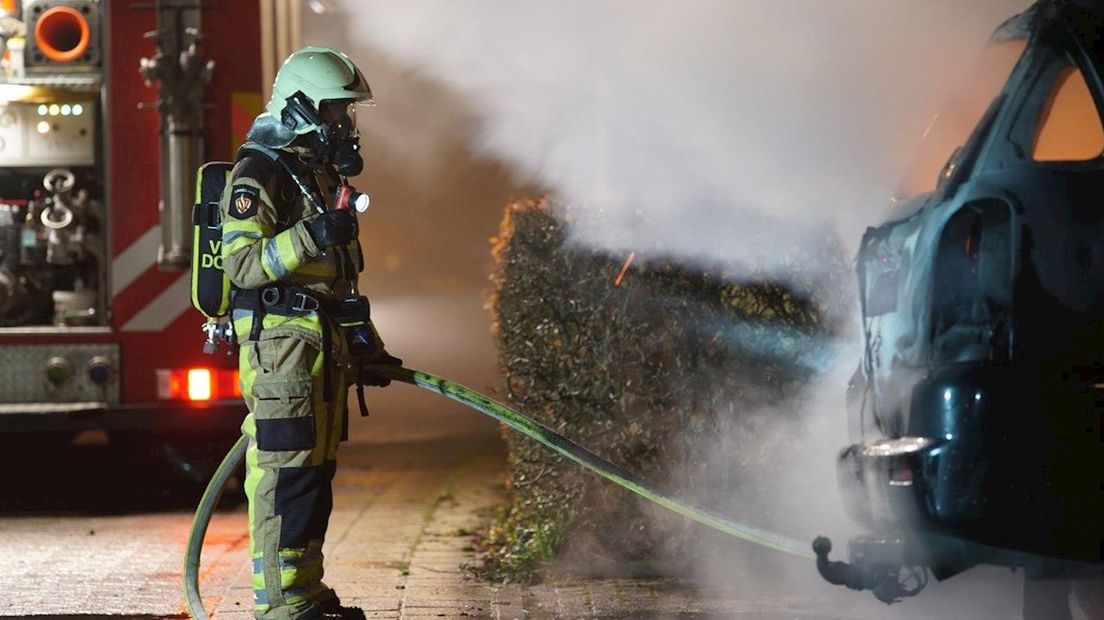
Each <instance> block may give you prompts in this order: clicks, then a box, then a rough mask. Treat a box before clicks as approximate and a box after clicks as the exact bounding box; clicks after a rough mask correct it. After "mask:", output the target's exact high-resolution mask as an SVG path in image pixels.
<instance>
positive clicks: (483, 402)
mask: <svg viewBox="0 0 1104 620" xmlns="http://www.w3.org/2000/svg"><path fill="white" fill-rule="evenodd" d="M373 370H374V371H375V372H376V373H377V374H379V375H381V376H384V377H387V378H389V379H391V380H393V381H401V382H403V383H409V384H411V385H415V386H417V387H420V388H422V389H425V390H429V391H430V392H436V393H437V394H440V395H441V396H444V397H446V398H449V399H451V400H455V401H457V402H459V403H461V404H463V405H465V406H467V407H469V408H471V409H475V410H476V411H479V412H480V413H483V414H485V415H488V416H490V417H492V418H494V419H495V420H498V421H499V422H501V423H502V424H505V425H506V426H509V427H510V428H512V429H513V430H515V431H517V432H519V433H521V434H522V435H525V436H526V437H529V438H531V439H534V440H536V441H537V442H539V443H540V444H542V445H544V446H545V447H547V448H549V449H551V450H553V451H554V452H556V453H558V454H560V455H562V456H564V457H566V458H568V459H569V460H571V461H574V462H575V463H578V464H579V465H581V466H583V467H584V468H586V469H589V470H590V471H592V472H594V473H595V474H598V475H599V476H601V477H603V478H605V479H607V480H609V481H611V482H613V483H614V484H617V485H619V486H621V487H624V488H625V489H628V490H629V491H632V492H633V493H636V494H637V495H639V496H641V497H643V498H645V499H647V500H650V501H652V502H655V503H656V504H659V505H660V506H663V507H664V508H667V509H669V510H672V511H674V512H676V513H678V514H680V515H682V516H684V517H686V518H688V519H690V520H692V521H696V522H698V523H701V524H702V525H705V526H708V527H711V528H713V529H715V530H717V531H720V532H724V533H725V534H728V535H731V536H735V537H737V538H742V539H744V540H746V541H749V542H752V543H755V544H757V545H760V546H763V547H766V548H768V549H773V550H775V551H781V552H783V553H789V554H791V555H795V556H799V557H803V558H809V559H812V558H814V557H815V556H814V555H813V554H812V553H810V551H809V545H808V543H806V542H804V541H801V540H799V539H796V538H792V537H789V536H786V535H783V534H777V533H774V532H769V531H767V530H763V529H759V528H757V527H754V526H752V525H748V524H746V523H739V522H736V521H732V520H731V519H728V518H726V517H724V516H721V515H719V514H716V513H714V512H711V511H709V510H705V509H703V508H697V507H694V506H691V505H689V504H687V503H686V502H683V501H680V500H678V499H675V498H672V497H669V496H667V495H664V494H663V493H661V492H659V491H658V490H656V489H655V488H654V487H652V486H651V485H649V484H647V483H646V482H644V481H642V480H640V479H639V478H637V477H636V476H634V475H633V474H631V473H629V472H628V471H626V470H625V469H623V468H621V467H619V466H617V465H615V464H614V463H611V462H610V461H608V460H606V459H604V458H602V457H600V456H598V455H597V454H595V453H593V452H591V451H590V450H587V449H586V448H584V447H583V446H581V445H579V444H577V443H575V442H574V441H571V440H570V439H568V438H567V437H564V436H563V435H561V434H559V433H557V432H556V431H554V430H552V429H550V428H548V427H547V426H544V425H543V424H541V423H539V422H537V421H535V420H532V419H530V418H527V417H525V416H523V415H521V414H520V413H518V412H517V411H514V410H513V409H510V408H509V407H507V406H506V405H503V404H502V403H499V402H497V401H494V400H492V399H490V398H488V397H487V396H484V395H483V394H480V393H479V392H476V391H475V390H472V389H470V388H467V387H465V386H463V385H460V384H458V383H454V382H452V381H449V380H447V379H443V378H441V377H438V376H435V375H431V374H429V373H427V372H422V371H420V370H411V369H409V368H401V367H396V366H379V367H376V368H373ZM246 444H247V441H246V438H245V436H244V435H243V436H242V437H241V438H239V439H238V441H237V442H236V443H235V444H234V446H233V447H232V448H231V449H230V452H228V453H227V454H226V457H225V458H224V459H223V461H222V463H221V464H220V465H219V467H218V469H216V470H215V474H214V475H213V476H212V477H211V482H210V483H208V485H207V489H206V491H204V493H203V497H202V498H201V499H200V502H199V506H198V507H197V508H196V513H195V518H194V519H193V520H192V529H191V533H190V534H189V536H188V546H187V549H186V551H185V554H184V594H185V602H186V604H187V607H188V613H190V614H191V615H192V617H193V618H196V620H206V619H207V618H208V616H207V613H206V610H205V609H204V608H203V601H202V600H201V598H200V594H199V559H200V552H201V550H202V547H203V538H204V536H205V535H206V534H207V526H208V524H209V523H210V521H211V514H212V512H213V511H214V509H215V505H216V504H218V500H219V497H221V496H222V491H223V488H224V487H225V486H226V482H227V481H228V480H229V479H230V477H231V476H232V475H233V473H234V472H235V471H236V470H237V469H238V467H239V466H240V465H241V463H242V459H243V458H244V457H245V449H246Z"/></svg>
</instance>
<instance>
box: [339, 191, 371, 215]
mask: <svg viewBox="0 0 1104 620" xmlns="http://www.w3.org/2000/svg"><path fill="white" fill-rule="evenodd" d="M369 202H370V200H369V198H368V194H365V193H364V192H358V191H356V190H355V189H353V186H352V185H347V184H342V185H341V187H339V188H337V197H336V198H335V199H334V208H335V209H341V210H344V209H350V208H352V209H355V210H356V212H357V213H364V212H365V211H367V210H368V203H369Z"/></svg>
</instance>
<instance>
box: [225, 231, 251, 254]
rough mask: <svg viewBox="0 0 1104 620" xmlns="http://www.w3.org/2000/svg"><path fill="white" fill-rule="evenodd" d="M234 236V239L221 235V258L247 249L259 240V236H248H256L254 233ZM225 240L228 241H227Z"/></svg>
mask: <svg viewBox="0 0 1104 620" xmlns="http://www.w3.org/2000/svg"><path fill="white" fill-rule="evenodd" d="M235 234H236V235H237V236H235V237H230V235H223V237H222V256H223V258H225V257H227V256H230V255H231V254H234V253H235V252H238V251H240V250H242V249H243V248H247V247H249V246H251V245H253V244H254V243H257V240H258V239H260V238H261V237H260V236H259V235H258V236H257V237H250V236H248V235H250V234H256V233H235ZM227 239H229V241H228V240H227Z"/></svg>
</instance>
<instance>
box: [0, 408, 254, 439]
mask: <svg viewBox="0 0 1104 620" xmlns="http://www.w3.org/2000/svg"><path fill="white" fill-rule="evenodd" d="M246 413H248V410H247V409H246V407H245V403H244V402H243V401H241V400H218V401H210V402H205V403H182V402H165V403H140V404H134V405H114V406H108V405H105V404H103V403H73V404H71V405H67V404H56V405H55V404H50V405H36V404H26V405H20V404H6V405H0V434H3V433H32V432H50V431H85V430H104V431H142V430H149V431H156V430H182V431H221V430H225V431H233V430H236V429H238V428H239V427H240V426H241V423H242V420H243V419H244V418H245V415H246Z"/></svg>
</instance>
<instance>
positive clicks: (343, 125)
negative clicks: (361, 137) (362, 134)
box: [318, 99, 358, 136]
mask: <svg viewBox="0 0 1104 620" xmlns="http://www.w3.org/2000/svg"><path fill="white" fill-rule="evenodd" d="M318 115H319V116H320V117H321V118H322V122H323V123H324V124H325V125H327V126H328V127H329V128H330V132H331V134H332V135H334V136H355V135H358V132H357V104H356V101H352V100H349V99H329V100H326V101H323V102H322V103H321V104H320V105H319V106H318Z"/></svg>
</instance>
